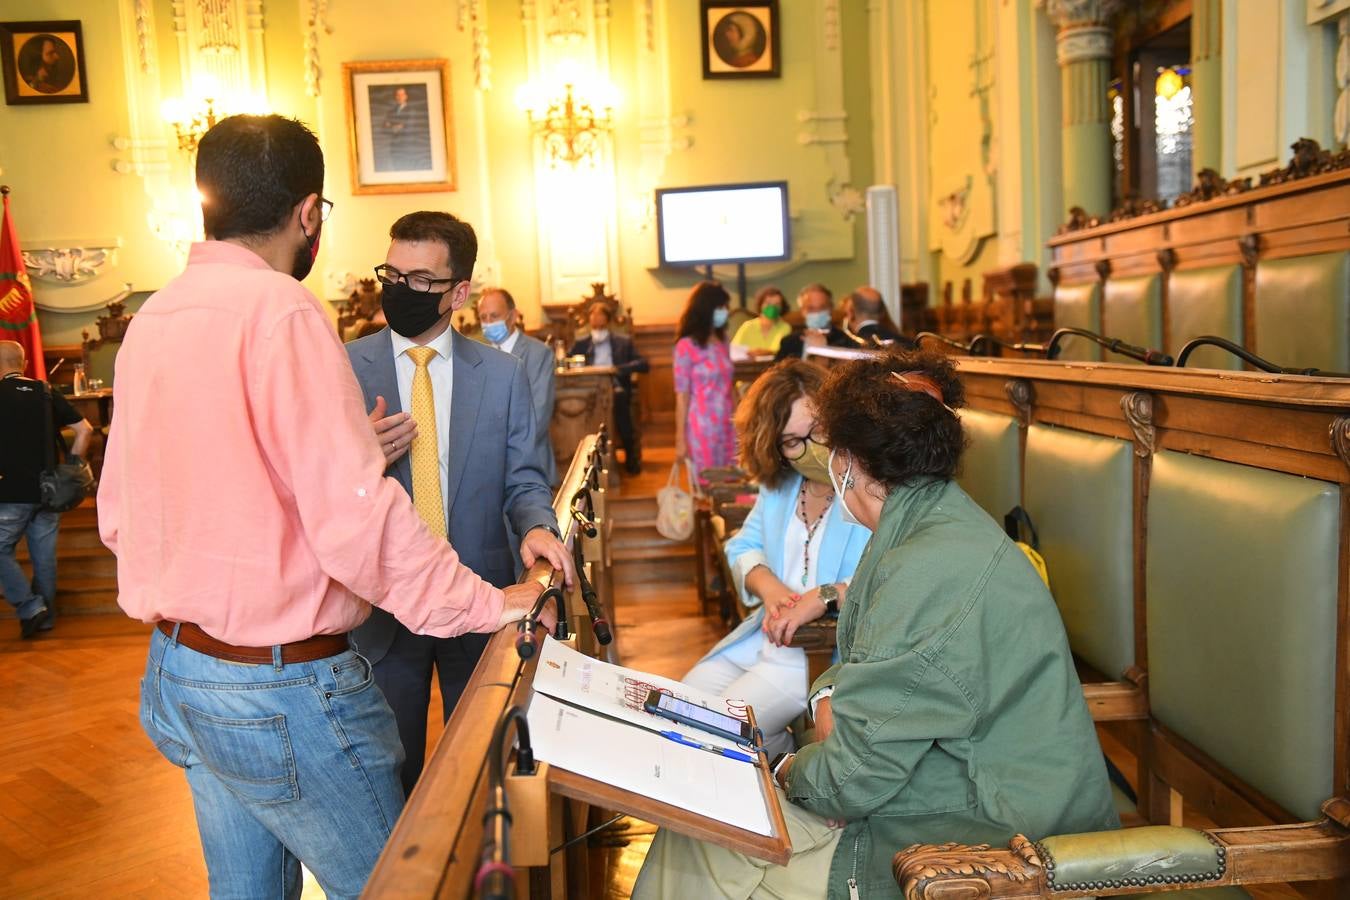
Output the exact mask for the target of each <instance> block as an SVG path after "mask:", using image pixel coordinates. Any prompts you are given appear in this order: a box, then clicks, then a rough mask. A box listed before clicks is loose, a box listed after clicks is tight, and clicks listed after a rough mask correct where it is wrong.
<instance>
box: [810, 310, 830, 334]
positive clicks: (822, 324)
mask: <svg viewBox="0 0 1350 900" xmlns="http://www.w3.org/2000/svg"><path fill="white" fill-rule="evenodd" d="M806 327H807V328H814V329H815V330H816V331H829V330H830V311H829V310H828V309H822V310H821V311H820V312H812V313H807V314H806Z"/></svg>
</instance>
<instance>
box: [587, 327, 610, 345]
mask: <svg viewBox="0 0 1350 900" xmlns="http://www.w3.org/2000/svg"><path fill="white" fill-rule="evenodd" d="M607 340H609V329H608V328H592V329H591V343H592V344H603V343H604V342H605V341H607Z"/></svg>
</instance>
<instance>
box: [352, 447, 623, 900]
mask: <svg viewBox="0 0 1350 900" xmlns="http://www.w3.org/2000/svg"><path fill="white" fill-rule="evenodd" d="M603 444H604V442H603V441H602V440H601V439H600V438H599V437H598V436H597V435H594V434H592V435H589V436H587V437H586V438H585V439H583V440H582V442H581V444H580V446H578V448H577V452H576V454H575V455H574V456H573V457H572V464H571V466H570V468H569V469H568V471H567V474H566V475H565V476H564V478H563V480H562V484H561V486H560V487H559V489H558V493H557V495H556V496H555V499H554V501H553V510H554V513H555V514H556V515H557V518H558V528H559V530H560V532H561V533H562V539H563V542H564V543H565V544H567V545H568V547H571V546H572V545H573V543H574V542H575V541H586V542H587V548H586V549H587V554H586V558H587V560H588V562H590V563H591V564H592V565H593V566H594V568H593V569H592V572H593V575H592V578H593V581H594V582H595V584H596V588H597V590H599V591H600V593H601V602H602V604H603V605H604V606H605V607H606V609H607V610H609V611H610V615H609V618H610V619H611V621H612V619H613V616H612V610H613V599H612V597H611V596H610V595H609V579H608V578H602V577H599V576H600V575H601V574H602V571H601V569H602V568H603V567H604V566H605V564H606V563H605V553H604V540H605V534H606V531H607V527H606V526H607V524H608V523H607V522H605V521H604V514H603V505H604V499H603V490H604V484H605V479H604V478H601V479H599V487H598V488H595V487H593V488H592V500H593V502H594V505H595V511H596V514H597V520H599V523H600V527H599V529H598V531H599V534H598V535H597V537H596V538H594V539H588V538H584V537H583V536H582V535H581V534H580V532H579V529H578V525H577V523H576V521H575V519H574V517H573V515H572V509H571V507H572V499H573V497H574V496H575V495H576V494H577V492H578V491H579V490H581V489H582V488H583V487H584V486H585V485H586V484H587V483H588V482H592V481H593V480H594V479H593V478H592V475H591V470H592V468H593V467H596V466H598V467H600V468H601V469H602V470H603V469H604V468H606V467H607V465H608V460H607V448H606V447H605V446H603ZM561 577H562V576H561V573H555V572H554V571H553V569H552V568H550V567H549V565H548V563H547V562H540V563H537V564H535V566H534V567H532V568H531V569H530V570H529V571H528V572H527V573H525V575H524V576H523V578H522V582H527V581H537V582H539V583H540V584H542V585H543V586H544V587H545V588H548V587H551V586H553V585H554V584H559V586H561V585H560V582H561ZM568 610H569V620H570V621H569V625H570V626H571V629H572V631H573V632H576V633H580V634H583V635H589V625H590V621H589V619H588V618H587V617H586V615H585V607H584V606H583V605H582V604H581V603H580V601H579V599H576V598H569V603H568ZM515 638H516V626H515V625H511V626H508V627H507V628H504V629H503V630H501V631H499V632H497V633H496V634H495V635H493V636H492V640H491V641H489V643H488V646H487V649H486V650H485V651H484V652H483V656H482V658H481V659H480V660H479V662H478V666H477V668H476V669H475V670H474V673H473V676H472V677H471V678H470V680H469V683H468V685H467V686H466V687H465V689H464V693H463V695H462V696H461V697H460V701H459V704H458V705H457V706H456V707H455V711H454V713H453V714H452V715H451V717H450V721H449V722H447V723H446V726H445V731H444V732H443V733H442V735H441V739H440V741H439V742H438V743H437V745H436V749H435V750H434V751H433V752H432V754H431V758H430V759H429V760H428V762H427V765H426V768H425V770H424V771H423V773H422V778H421V780H420V781H418V783H417V787H416V788H415V789H414V790H413V793H412V796H411V797H409V798H408V803H407V806H405V807H404V810H403V814H402V815H401V816H400V817H399V820H398V822H397V823H396V824H395V826H394V831H393V834H392V835H391V836H390V838H389V842H388V843H387V844H386V845H385V848H384V852H383V853H382V854H381V855H380V859H379V862H378V863H377V864H376V866H375V871H374V872H373V873H371V876H370V880H369V882H368V883H367V885H366V890H365V893H364V894H363V896H365V897H378V898H404V897H406V898H418V900H424V898H429V897H442V898H455V900H460V898H466V897H472V896H473V895H474V875H475V873H476V872H477V870H478V867H479V862H480V859H479V854H480V851H481V847H482V842H483V812H484V810H485V808H486V804H487V797H488V785H487V782H488V775H487V773H488V761H489V756H488V754H489V750H490V744H491V742H492V733H493V729H494V728H495V726H496V724H497V720H498V719H499V718H500V717H501V715H502V713H503V712H504V711H505V710H506V709H508V708H509V707H511V706H512V705H513V704H514V703H516V702H518V701H519V700H521V699H522V698H523V695H524V693H525V692H526V691H527V690H528V687H529V683H530V674H531V671H532V666H533V664H534V663H535V662H536V661H537V659H538V657H537V656H536V657H534V658H533V659H532V660H530V661H529V662H528V663H527V662H523V661H522V660H521V659H520V658H519V656H518V655H517V653H516V649H515ZM585 645H586V642H585V641H584V640H583V641H582V642H581V646H582V647H583V648H584V647H585ZM611 646H613V645H611ZM509 749H510V748H509V747H507V748H506V750H507V751H509ZM516 827H517V828H522V829H529V828H538V827H541V826H540V825H539V824H538V823H529V822H525V821H521V822H519V823H517V826H516ZM559 896H561V894H559Z"/></svg>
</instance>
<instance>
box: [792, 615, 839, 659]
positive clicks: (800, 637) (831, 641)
mask: <svg viewBox="0 0 1350 900" xmlns="http://www.w3.org/2000/svg"><path fill="white" fill-rule="evenodd" d="M838 637H839V622H838V620H836V619H830V618H819V619H816V620H815V621H814V622H807V623H806V624H805V625H803V626H802V627H800V628H798V629H797V632H796V634H794V635H793V636H792V640H791V641H789V642H788V646H789V647H800V648H801V649H803V650H805V651H806V652H807V653H811V652H813V651H823V650H828V651H829V652H831V653H833V652H834V648H835V644H836V642H837V640H838Z"/></svg>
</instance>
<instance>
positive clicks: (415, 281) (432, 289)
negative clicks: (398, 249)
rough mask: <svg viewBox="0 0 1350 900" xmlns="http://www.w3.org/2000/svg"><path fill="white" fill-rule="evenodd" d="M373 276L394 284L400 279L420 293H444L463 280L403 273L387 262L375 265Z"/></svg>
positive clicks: (383, 282)
mask: <svg viewBox="0 0 1350 900" xmlns="http://www.w3.org/2000/svg"><path fill="white" fill-rule="evenodd" d="M375 277H376V278H378V279H379V281H380V284H388V285H394V284H398V283H399V282H400V281H401V282H403V283H404V284H406V285H407V286H408V287H410V288H412V289H413V290H414V291H417V292H418V293H420V294H428V293H437V294H444V293H445V292H447V291H449V290H450V289H451V288H453V287H454V286H455V285H457V284H459V283H460V282H461V281H463V280H464V279H462V278H432V277H431V276H430V275H423V274H422V273H420V272H414V273H412V274H411V275H404V274H403V273H402V272H400V271H399V270H398V269H395V268H394V267H393V266H391V265H389V264H388V263H385V264H384V265H380V266H376V267H375Z"/></svg>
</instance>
